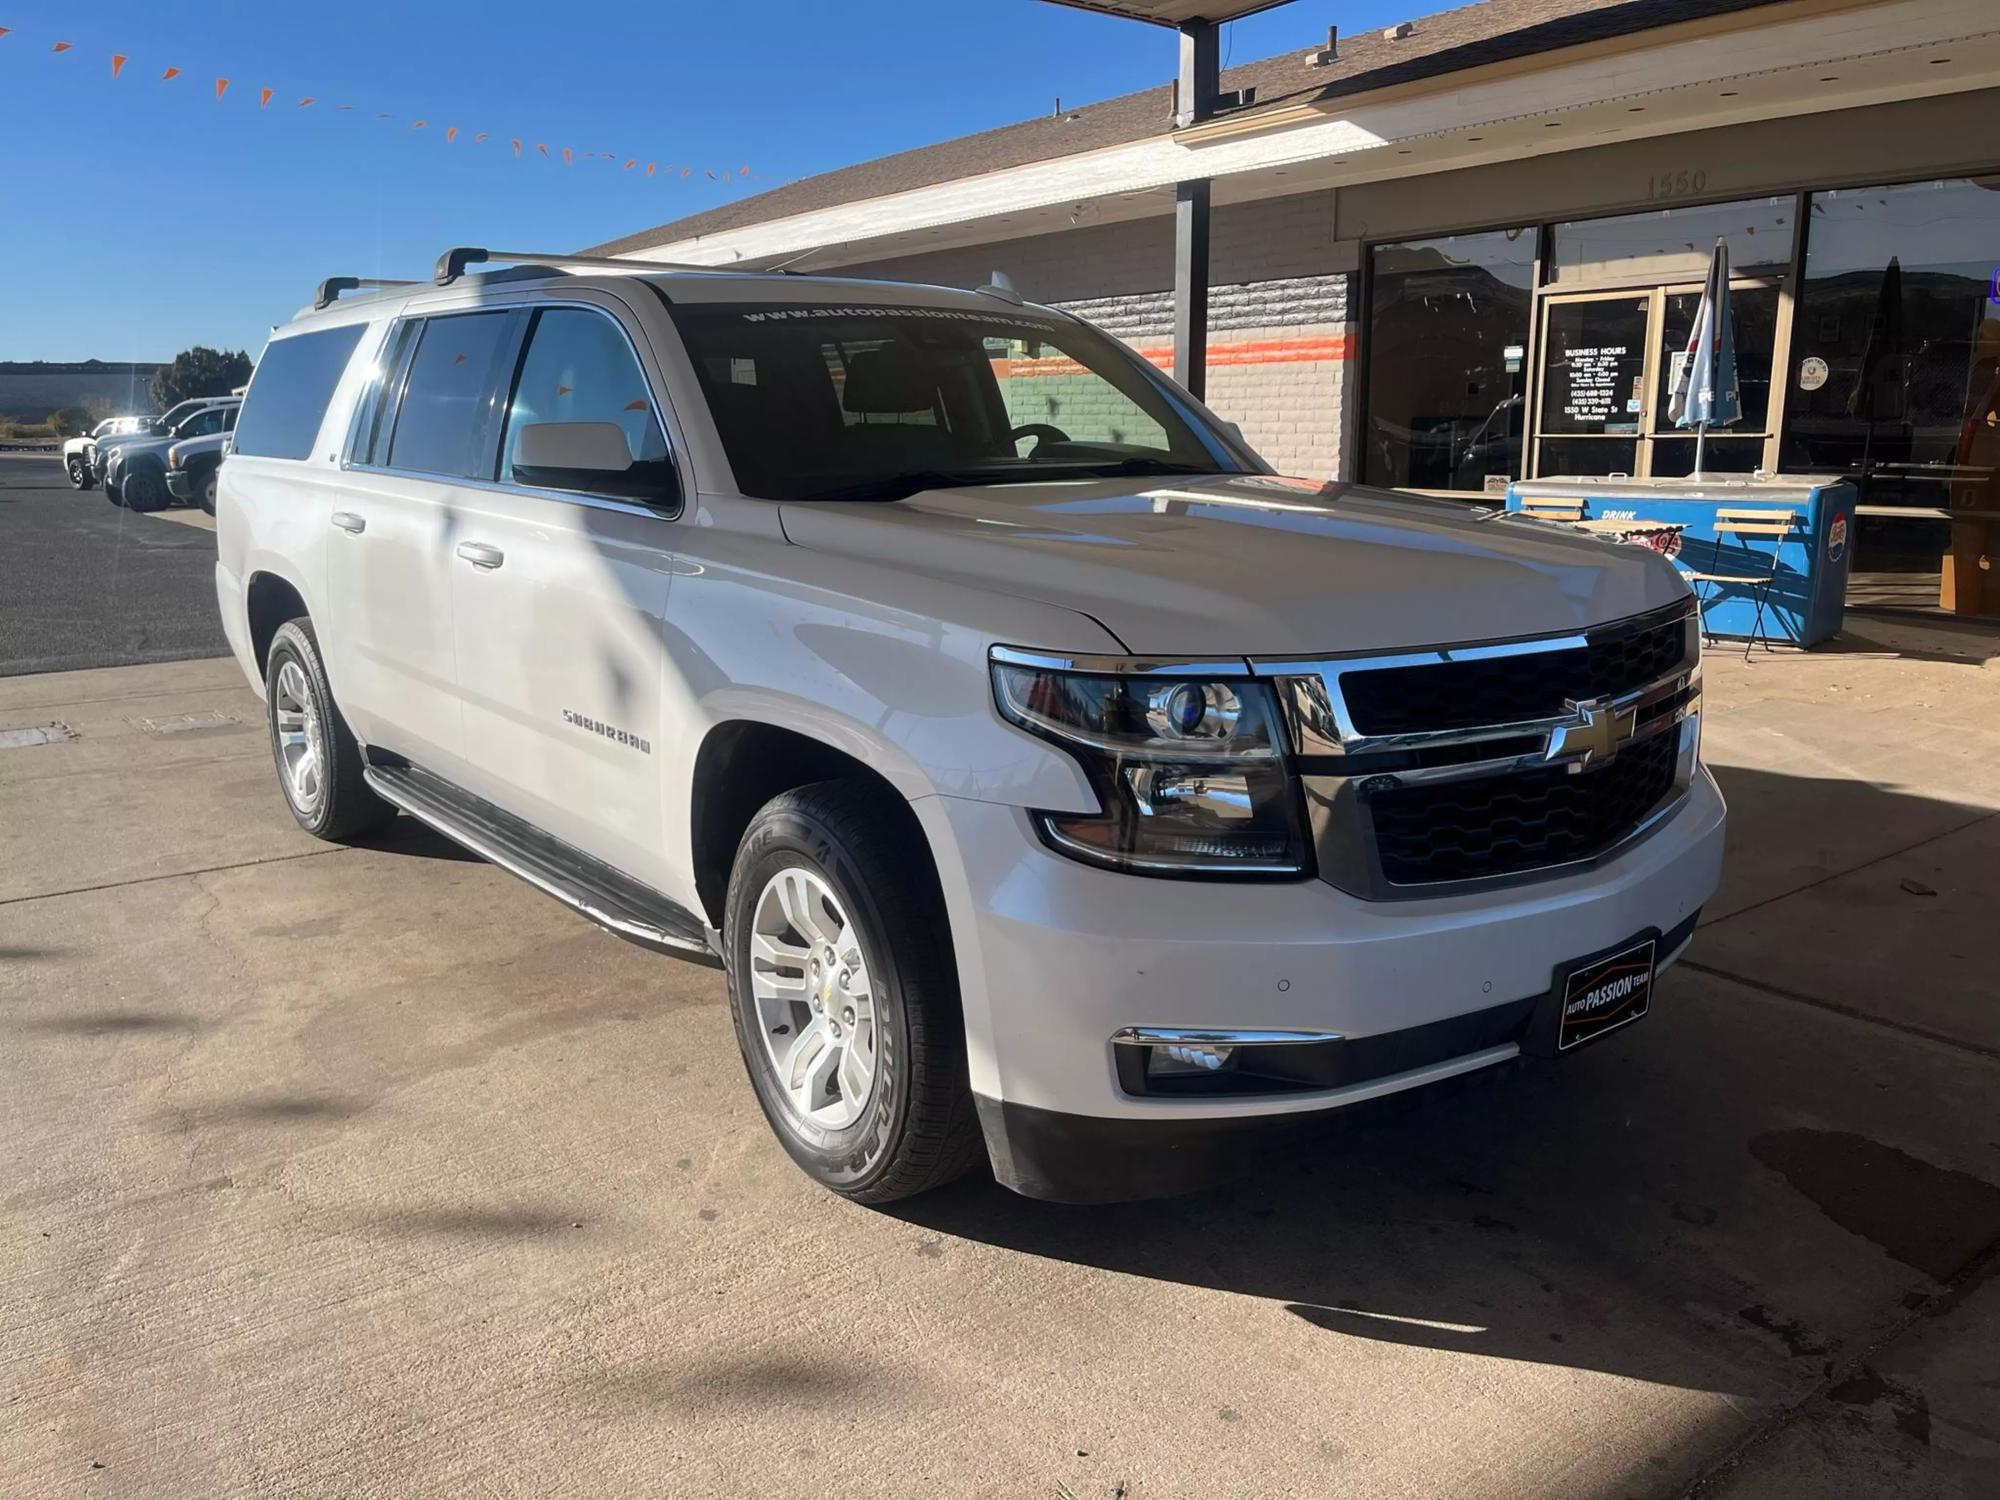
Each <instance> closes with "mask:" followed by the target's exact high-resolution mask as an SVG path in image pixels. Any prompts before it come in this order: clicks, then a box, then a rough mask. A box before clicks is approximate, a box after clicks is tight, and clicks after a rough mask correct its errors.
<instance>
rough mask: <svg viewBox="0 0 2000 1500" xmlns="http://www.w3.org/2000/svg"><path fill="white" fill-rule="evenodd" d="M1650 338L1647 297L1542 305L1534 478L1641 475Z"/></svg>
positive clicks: (1614, 295) (1616, 295) (1557, 300)
mask: <svg viewBox="0 0 2000 1500" xmlns="http://www.w3.org/2000/svg"><path fill="white" fill-rule="evenodd" d="M1652 333H1653V295H1652V293H1650V292H1611V293H1605V294H1601V295H1596V296H1569V297H1546V298H1544V299H1543V301H1542V328H1541V339H1540V348H1541V379H1540V382H1539V383H1540V386H1541V399H1540V410H1539V412H1538V415H1537V422H1536V433H1535V473H1536V474H1538V475H1541V474H1563V475H1571V474H1573V475H1603V474H1639V473H1643V472H1644V463H1643V460H1644V458H1645V454H1644V452H1643V446H1644V443H1645V439H1646V435H1647V434H1648V433H1649V432H1650V431H1651V430H1652V423H1651V421H1650V420H1649V418H1650V411H1649V406H1650V401H1649V392H1650V391H1651V389H1652V383H1651V382H1650V381H1649V380H1648V379H1647V378H1646V377H1647V374H1648V370H1649V367H1650V365H1651V362H1652V361H1651V351H1652V349H1653V347H1654V345H1655V343H1656V342H1657V340H1655V339H1654V338H1653V336H1652Z"/></svg>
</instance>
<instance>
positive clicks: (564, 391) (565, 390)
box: [556, 385, 576, 397]
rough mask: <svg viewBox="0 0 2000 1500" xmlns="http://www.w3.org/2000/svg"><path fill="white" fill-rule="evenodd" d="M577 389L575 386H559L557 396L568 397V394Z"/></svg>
mask: <svg viewBox="0 0 2000 1500" xmlns="http://www.w3.org/2000/svg"><path fill="white" fill-rule="evenodd" d="M575 389H576V387H575V386H573V385H559V386H557V387H556V395H557V396H559V397H560V396H567V395H568V394H569V393H570V392H571V391H573V390H575Z"/></svg>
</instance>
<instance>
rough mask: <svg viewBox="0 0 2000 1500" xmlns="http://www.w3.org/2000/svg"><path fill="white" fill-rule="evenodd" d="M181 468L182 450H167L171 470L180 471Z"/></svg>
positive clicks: (168, 465)
mask: <svg viewBox="0 0 2000 1500" xmlns="http://www.w3.org/2000/svg"><path fill="white" fill-rule="evenodd" d="M180 466H181V450H180V449H178V448H169V449H168V450H167V467H168V468H170V469H178V468H179V467H180Z"/></svg>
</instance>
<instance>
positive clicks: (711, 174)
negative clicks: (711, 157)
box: [708, 172, 717, 182]
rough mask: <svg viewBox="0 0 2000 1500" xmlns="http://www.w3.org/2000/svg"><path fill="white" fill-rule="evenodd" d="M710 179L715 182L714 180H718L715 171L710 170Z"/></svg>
mask: <svg viewBox="0 0 2000 1500" xmlns="http://www.w3.org/2000/svg"><path fill="white" fill-rule="evenodd" d="M708 180H709V181H710V182H714V181H716V180H717V178H716V175H715V173H713V172H710V173H709V174H708Z"/></svg>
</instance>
